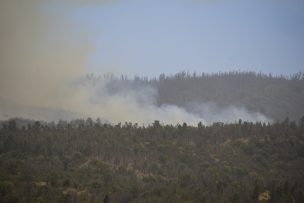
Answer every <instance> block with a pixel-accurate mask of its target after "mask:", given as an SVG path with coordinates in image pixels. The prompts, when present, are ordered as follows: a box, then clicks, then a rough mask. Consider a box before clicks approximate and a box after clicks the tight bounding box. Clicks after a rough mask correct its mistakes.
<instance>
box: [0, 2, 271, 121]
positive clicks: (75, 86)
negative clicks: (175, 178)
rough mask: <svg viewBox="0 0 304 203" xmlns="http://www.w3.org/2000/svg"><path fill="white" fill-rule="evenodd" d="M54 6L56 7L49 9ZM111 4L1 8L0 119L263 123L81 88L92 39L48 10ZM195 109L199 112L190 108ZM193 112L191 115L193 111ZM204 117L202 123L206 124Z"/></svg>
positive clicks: (147, 94) (147, 92) (147, 90)
mask: <svg viewBox="0 0 304 203" xmlns="http://www.w3.org/2000/svg"><path fill="white" fill-rule="evenodd" d="M54 2H55V3H54ZM112 2H116V1H109V0H103V1H97V0H96V1H94V0H92V1H81V0H77V1H69V0H66V1H58V2H57V1H46V0H41V1H38V0H37V1H36V0H3V1H1V2H0V44H1V46H0V119H6V118H9V117H16V116H18V117H25V118H33V119H42V120H48V121H50V120H59V119H73V118H77V117H87V116H90V117H93V118H97V117H101V118H104V119H106V120H109V121H110V122H113V123H117V122H125V121H126V122H138V123H152V122H153V121H154V120H160V121H161V122H162V123H172V124H176V123H182V122H187V123H188V124H192V125H196V124H197V123H198V122H199V121H202V122H203V123H205V124H208V123H210V122H212V121H216V120H217V119H218V118H221V119H222V118H223V117H225V116H226V117H225V118H226V119H224V120H223V121H225V122H226V121H227V122H228V121H233V120H236V119H234V118H229V117H227V115H228V114H230V113H231V112H230V111H233V115H235V116H240V117H242V118H243V119H244V120H246V119H248V120H250V121H257V120H260V119H262V121H267V119H265V118H264V117H263V116H260V115H258V114H257V115H254V116H251V114H249V113H248V112H247V111H246V110H244V109H241V111H240V112H239V111H238V109H236V108H235V109H233V108H232V110H231V107H230V110H222V111H220V113H219V114H218V115H217V114H216V113H214V112H212V111H211V112H209V110H208V107H206V106H204V105H203V106H199V111H197V112H198V113H194V111H192V113H190V111H186V110H185V109H183V108H179V107H177V106H173V105H162V106H158V105H156V99H157V90H155V89H153V88H152V87H146V86H145V87H141V88H135V89H132V88H125V89H123V90H121V91H119V92H115V93H113V92H111V91H109V88H108V87H109V84H110V83H111V82H110V81H109V80H105V79H104V80H100V81H99V82H98V84H95V85H92V84H86V83H85V82H83V81H84V80H83V77H84V75H86V74H87V69H88V68H87V64H88V56H89V55H90V53H92V52H93V51H94V45H93V41H94V40H93V36H94V33H92V32H90V31H88V30H86V31H85V32H84V31H82V29H81V28H82V25H79V24H75V22H71V21H69V20H68V19H67V18H66V17H65V14H64V13H62V12H61V11H58V12H56V13H52V12H47V10H45V7H46V5H47V4H56V3H57V4H62V5H63V4H64V5H65V6H66V5H72V6H83V5H84V4H102V3H112ZM195 108H198V107H195ZM195 108H194V109H195ZM205 117H206V119H205Z"/></svg>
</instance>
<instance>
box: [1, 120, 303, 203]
mask: <svg viewBox="0 0 304 203" xmlns="http://www.w3.org/2000/svg"><path fill="white" fill-rule="evenodd" d="M0 202H3V203H5V202H40V203H41V202H73V203H77V202H92V203H95V202H105V203H106V202H107V203H108V202H151V203H155V202H166V203H167V202H210V203H215V202H246V203H250V202H252V203H254V202H279V203H283V202H284V203H291V202H299V203H300V202H304V117H302V119H300V120H299V121H298V122H294V121H290V120H289V119H285V120H284V121H282V122H276V123H273V124H265V123H259V122H257V123H249V122H244V121H242V120H239V121H238V122H235V123H231V124H224V123H219V122H218V123H214V124H213V125H210V126H204V125H202V123H198V125H197V126H189V125H187V124H186V123H183V124H177V125H162V124H161V123H160V122H159V121H155V122H154V123H153V124H151V125H148V126H141V125H138V124H136V123H135V124H132V123H124V124H121V123H119V124H116V125H111V124H104V123H101V122H100V120H99V119H97V120H96V121H93V120H92V119H90V118H88V119H87V120H73V121H71V122H65V121H60V122H58V123H42V122H39V121H26V120H14V119H11V120H8V121H4V122H2V125H1V129H0Z"/></svg>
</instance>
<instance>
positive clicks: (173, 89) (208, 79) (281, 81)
mask: <svg viewBox="0 0 304 203" xmlns="http://www.w3.org/2000/svg"><path fill="white" fill-rule="evenodd" d="M105 77H106V78H110V79H111V81H112V82H109V83H108V87H107V88H108V91H109V92H110V93H112V94H113V93H115V92H117V91H124V90H125V89H135V90H136V89H138V90H140V89H141V88H143V87H145V86H146V87H153V88H155V89H156V90H157V103H158V105H162V104H172V105H177V106H179V107H182V108H185V109H187V111H190V112H193V113H197V112H196V109H194V108H192V107H191V106H189V104H192V103H196V104H197V103H198V104H201V103H208V102H212V103H214V104H216V105H217V106H218V108H225V107H229V106H231V105H233V106H236V107H243V106H244V107H245V108H247V109H248V110H249V111H250V112H260V113H262V114H264V115H266V116H267V117H269V118H271V119H273V120H274V121H283V120H284V119H285V118H286V117H288V118H290V119H291V120H299V119H300V118H301V117H302V116H303V115H304V102H303V101H304V74H303V73H301V72H299V73H297V74H293V75H291V76H288V77H287V76H272V75H271V74H269V75H266V74H262V73H256V72H238V71H232V72H224V73H212V74H206V73H201V74H198V73H187V72H180V73H177V74H175V75H171V76H166V75H164V74H162V75H160V76H159V77H158V78H141V77H134V79H128V77H127V76H121V77H120V78H115V77H113V75H111V74H109V75H105ZM99 78H100V80H101V81H102V78H101V77H99ZM88 79H90V80H91V81H92V82H93V83H94V84H96V83H98V77H94V76H88Z"/></svg>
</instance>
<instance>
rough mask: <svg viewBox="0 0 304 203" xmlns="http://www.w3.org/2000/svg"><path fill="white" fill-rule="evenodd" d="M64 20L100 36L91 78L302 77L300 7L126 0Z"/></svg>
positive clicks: (283, 1) (250, 1) (257, 1)
mask: <svg viewBox="0 0 304 203" xmlns="http://www.w3.org/2000/svg"><path fill="white" fill-rule="evenodd" d="M57 9H58V7H57ZM61 9H62V10H64V9H63V8H61ZM54 10H56V7H55V8H54ZM66 13H67V16H68V17H69V18H70V19H71V20H73V21H74V22H79V23H80V24H82V25H83V24H85V25H86V26H87V29H90V30H92V31H94V33H95V34H94V44H95V45H96V50H95V52H94V53H92V54H91V55H90V66H91V69H90V70H91V71H97V72H98V71H99V70H106V71H113V70H115V71H117V72H124V73H127V74H130V75H134V74H138V75H148V76H154V75H159V74H160V73H169V74H173V73H176V72H178V71H181V70H186V71H190V72H192V71H197V72H217V71H226V70H255V71H262V72H265V73H269V72H271V73H274V74H290V73H294V72H297V71H301V70H304V41H303V36H304V1H300V0H299V1H297V0H288V1H287V0H276V1H275V0H269V1H265V0H246V1H242V0H231V1H225V0H153V1H152V0H150V1H148V0H129V1H128V0H126V1H111V3H106V4H91V5H86V6H81V7H80V6H78V7H74V8H73V9H68V10H67V12H66Z"/></svg>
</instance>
